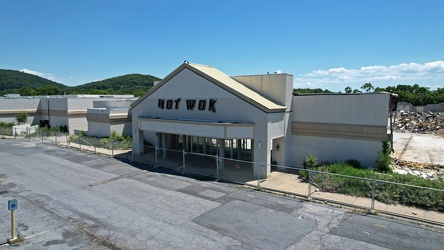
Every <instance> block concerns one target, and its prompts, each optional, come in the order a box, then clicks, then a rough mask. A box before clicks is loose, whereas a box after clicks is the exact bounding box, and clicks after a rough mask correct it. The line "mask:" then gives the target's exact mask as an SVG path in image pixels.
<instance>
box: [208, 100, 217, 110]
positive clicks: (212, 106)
mask: <svg viewBox="0 0 444 250" xmlns="http://www.w3.org/2000/svg"><path fill="white" fill-rule="evenodd" d="M216 102H217V100H216V99H210V104H209V105H208V111H213V112H216Z"/></svg>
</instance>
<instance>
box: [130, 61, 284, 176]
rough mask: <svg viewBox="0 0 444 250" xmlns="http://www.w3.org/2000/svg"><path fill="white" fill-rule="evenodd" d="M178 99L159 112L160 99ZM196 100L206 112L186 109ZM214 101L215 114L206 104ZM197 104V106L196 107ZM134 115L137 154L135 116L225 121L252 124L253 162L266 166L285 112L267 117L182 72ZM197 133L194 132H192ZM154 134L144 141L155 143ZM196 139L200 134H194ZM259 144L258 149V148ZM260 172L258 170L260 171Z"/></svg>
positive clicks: (135, 138)
mask: <svg viewBox="0 0 444 250" xmlns="http://www.w3.org/2000/svg"><path fill="white" fill-rule="evenodd" d="M178 98H180V103H179V106H178V109H175V105H174V104H173V108H172V109H161V108H159V107H158V102H159V99H165V101H166V100H177V99H178ZM187 99H195V100H197V101H199V100H207V109H206V110H198V109H197V106H196V107H195V108H194V110H187V105H186V100H187ZM210 99H215V100H217V102H216V104H215V107H216V112H212V111H209V110H208V101H209V100H210ZM196 105H197V104H196ZM132 113H133V116H132V117H133V134H134V133H136V134H134V136H133V150H134V153H135V154H137V153H139V152H138V150H139V148H140V147H139V145H140V144H141V143H142V142H141V141H140V140H141V138H140V137H139V136H138V135H137V134H138V133H139V126H140V119H139V118H138V117H140V116H142V117H144V116H145V117H151V118H156V117H158V118H159V119H170V118H177V119H180V120H186V119H191V120H199V121H213V122H214V121H216V122H217V121H224V122H235V121H237V122H245V123H252V124H255V125H254V146H253V148H254V152H253V155H254V161H255V162H262V163H269V162H270V161H271V153H270V151H271V138H272V137H278V136H283V135H284V133H285V125H284V116H285V112H282V113H272V114H267V113H265V112H263V111H261V110H260V109H259V108H257V107H254V106H252V105H251V104H249V103H247V102H246V101H243V100H242V99H240V98H238V97H237V96H235V95H234V94H231V93H229V92H227V91H225V90H224V89H222V88H220V87H218V86H217V85H215V84H213V83H212V82H210V81H209V80H207V79H205V78H203V77H201V76H199V75H197V74H195V73H193V72H192V71H190V70H188V69H184V70H183V71H181V72H180V73H178V74H177V75H176V76H175V77H173V78H172V79H170V80H169V81H168V82H166V83H165V84H164V85H163V86H161V88H159V89H157V90H156V91H155V92H154V93H152V94H151V95H150V96H149V97H148V98H146V99H145V100H143V101H142V102H141V103H139V104H138V105H137V106H135V107H134V108H133V110H132ZM189 132H190V131H186V130H180V127H178V130H177V134H189ZM194 132H195V133H198V132H196V131H193V133H194ZM154 133H155V131H143V134H144V138H145V140H148V141H149V142H150V143H152V144H154V143H155V137H154ZM195 135H196V136H199V134H195ZM259 144H260V145H261V147H260V148H259ZM259 169H260V170H259ZM256 171H260V175H261V176H266V175H267V174H268V173H269V172H270V168H269V166H268V167H267V168H263V167H262V168H258V169H257V170H256Z"/></svg>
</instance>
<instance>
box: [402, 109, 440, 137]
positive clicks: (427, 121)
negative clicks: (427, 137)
mask: <svg viewBox="0 0 444 250" xmlns="http://www.w3.org/2000/svg"><path fill="white" fill-rule="evenodd" d="M395 130H396V131H398V132H411V133H420V134H434V135H439V136H444V115H443V114H439V113H433V112H404V111H401V112H399V113H398V114H397V115H396V126H395Z"/></svg>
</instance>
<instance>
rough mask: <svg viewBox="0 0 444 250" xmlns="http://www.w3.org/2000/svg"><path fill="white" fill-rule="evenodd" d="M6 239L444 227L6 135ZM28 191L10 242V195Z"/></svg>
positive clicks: (239, 239) (398, 236)
mask: <svg viewBox="0 0 444 250" xmlns="http://www.w3.org/2000/svg"><path fill="white" fill-rule="evenodd" d="M0 159H1V160H0V194H1V196H0V248H6V249H7V248H16V249H42V248H45V249H363V248H366V249H441V248H442V246H443V245H444V237H443V236H444V232H443V231H442V230H441V229H438V228H431V227H425V226H421V225H416V224H412V223H408V222H404V221H399V220H392V219H388V218H382V217H377V216H373V215H368V214H357V213H352V212H350V211H349V210H346V209H341V208H335V207H330V206H327V205H323V204H316V203H310V202H305V201H301V200H297V199H293V198H289V197H283V196H278V195H274V194H269V193H262V192H258V191H254V190H251V189H246V188H243V187H240V186H235V185H232V184H227V183H219V182H214V181H211V180H198V179H196V178H190V177H187V176H180V175H175V174H173V173H168V172H165V171H163V170H162V169H153V168H151V167H149V166H145V165H135V164H132V163H130V162H122V161H119V160H117V159H113V158H109V157H106V156H99V155H95V154H90V153H85V152H80V151H77V150H75V149H67V148H60V147H57V146H54V145H49V144H37V143H32V142H24V141H13V140H0ZM10 199H17V200H18V204H19V205H18V209H17V210H16V216H17V217H16V221H17V231H18V233H19V234H20V236H21V237H22V238H23V239H24V241H23V242H20V243H17V244H15V245H13V246H10V245H8V244H7V243H6V240H7V239H8V238H9V237H10V213H9V211H8V210H7V202H8V200H10Z"/></svg>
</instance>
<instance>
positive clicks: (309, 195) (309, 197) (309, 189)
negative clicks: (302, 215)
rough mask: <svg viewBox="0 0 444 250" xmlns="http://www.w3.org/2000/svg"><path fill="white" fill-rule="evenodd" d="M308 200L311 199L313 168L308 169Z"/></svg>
mask: <svg viewBox="0 0 444 250" xmlns="http://www.w3.org/2000/svg"><path fill="white" fill-rule="evenodd" d="M308 200H311V168H310V169H308Z"/></svg>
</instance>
